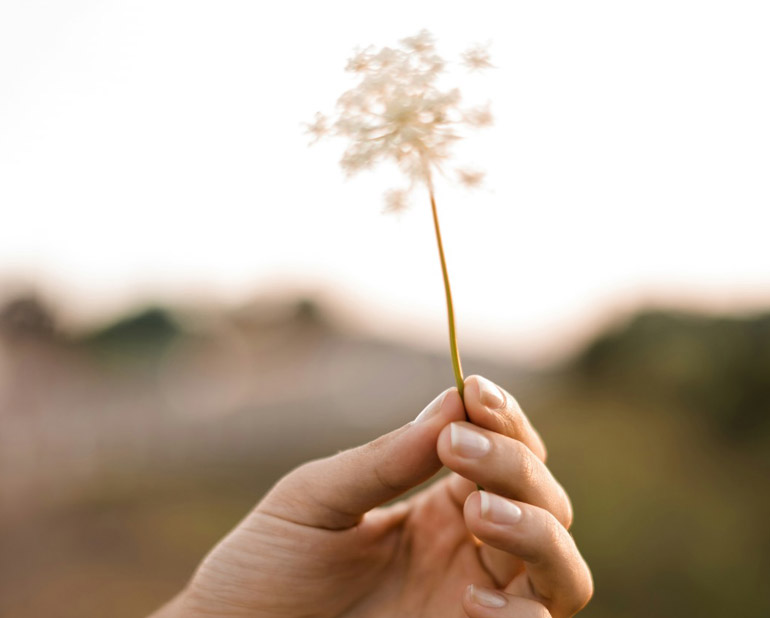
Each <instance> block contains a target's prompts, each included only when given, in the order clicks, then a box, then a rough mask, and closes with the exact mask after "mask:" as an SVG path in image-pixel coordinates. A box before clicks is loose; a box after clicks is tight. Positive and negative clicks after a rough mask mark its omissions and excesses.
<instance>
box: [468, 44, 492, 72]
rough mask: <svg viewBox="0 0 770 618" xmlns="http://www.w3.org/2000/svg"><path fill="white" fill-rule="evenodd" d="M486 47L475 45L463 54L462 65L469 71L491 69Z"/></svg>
mask: <svg viewBox="0 0 770 618" xmlns="http://www.w3.org/2000/svg"><path fill="white" fill-rule="evenodd" d="M487 48H488V45H487V46H482V45H476V46H475V47H471V48H470V49H469V50H467V51H466V52H464V53H463V64H464V65H465V66H466V68H468V69H469V70H471V71H480V70H482V69H491V68H493V67H492V62H491V61H490V58H489V49H487Z"/></svg>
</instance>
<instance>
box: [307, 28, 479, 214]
mask: <svg viewBox="0 0 770 618" xmlns="http://www.w3.org/2000/svg"><path fill="white" fill-rule="evenodd" d="M484 54H486V55H484ZM463 62H464V63H465V64H466V65H468V64H469V63H471V64H473V65H474V68H475V69H483V68H486V67H488V66H491V64H490V63H489V55H488V53H486V51H485V50H484V49H483V48H480V47H476V48H473V49H471V50H469V51H467V52H466V53H465V54H464V55H463ZM446 64H447V63H446V61H445V60H444V59H443V58H442V57H441V56H439V55H438V53H437V52H436V48H435V42H434V39H433V36H432V35H431V34H430V33H429V32H428V31H427V30H422V31H420V32H418V33H417V34H416V35H414V36H411V37H407V38H404V39H402V40H401V41H399V45H398V46H397V47H383V48H382V49H379V50H378V49H375V48H373V47H368V48H366V49H359V50H357V51H356V52H355V54H354V55H353V57H352V58H351V59H350V60H349V61H348V63H347V66H346V67H345V68H346V70H347V71H348V72H350V73H352V74H353V75H355V76H356V77H357V79H358V84H357V85H356V86H355V87H354V88H352V89H350V90H348V91H347V92H345V93H344V94H343V95H342V96H341V97H340V98H339V99H338V101H337V116H336V118H334V119H331V120H329V119H327V118H326V117H325V116H324V115H322V114H317V115H316V119H315V122H314V123H312V124H310V125H308V133H309V134H311V135H312V136H314V137H315V139H316V140H317V139H318V138H320V137H322V136H324V135H328V134H330V135H336V136H340V137H344V138H347V139H348V140H349V145H348V147H347V148H346V150H345V151H344V153H343V155H342V159H341V161H340V164H341V166H342V168H343V170H344V171H345V173H346V174H347V175H353V174H356V173H358V172H360V171H362V170H366V169H370V168H371V167H373V166H374V165H375V164H377V163H379V162H380V161H386V160H389V161H391V162H393V163H395V164H396V165H397V166H398V167H399V168H400V169H401V170H402V171H403V172H404V173H405V174H406V175H407V176H408V177H409V179H410V181H411V183H412V186H414V184H415V183H419V182H425V183H430V182H431V173H432V170H433V169H438V170H440V169H441V165H442V163H444V162H445V161H446V160H448V159H449V158H450V156H451V149H452V146H453V145H454V143H455V142H456V141H458V140H459V139H460V137H461V134H462V129H463V127H464V126H468V127H477V128H478V127H485V126H489V125H490V124H491V123H492V114H491V112H490V110H489V105H487V106H485V107H483V108H475V109H468V110H466V109H462V108H461V95H460V91H459V90H458V89H456V88H454V89H442V88H441V87H440V86H439V84H438V79H439V77H440V75H441V74H442V73H443V71H444V69H445V67H446ZM461 180H462V178H461ZM466 184H469V185H470V184H472V183H469V182H466ZM407 192H408V191H404V190H394V191H390V192H388V193H387V194H386V210H390V211H394V210H401V209H403V207H404V205H405V204H406V195H407Z"/></svg>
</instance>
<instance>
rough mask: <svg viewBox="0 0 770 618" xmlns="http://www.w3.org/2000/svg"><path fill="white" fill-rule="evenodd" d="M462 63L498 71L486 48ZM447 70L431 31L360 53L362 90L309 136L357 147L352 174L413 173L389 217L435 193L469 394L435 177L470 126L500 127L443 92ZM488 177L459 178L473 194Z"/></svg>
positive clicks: (390, 202)
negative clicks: (415, 197) (388, 167)
mask: <svg viewBox="0 0 770 618" xmlns="http://www.w3.org/2000/svg"><path fill="white" fill-rule="evenodd" d="M462 62H463V63H464V64H465V65H466V66H467V67H469V68H471V69H473V70H480V69H485V68H488V67H491V66H492V64H491V63H490V60H489V53H488V51H487V50H486V48H485V47H480V46H476V47H474V48H472V49H470V50H468V51H467V52H465V54H463V56H462ZM446 64H447V63H446V62H445V61H444V59H443V58H441V56H439V55H438V54H437V53H436V49H435V43H434V40H433V36H432V35H431V34H430V33H429V32H428V31H427V30H422V31H420V32H418V33H417V34H416V35H415V36H412V37H407V38H404V39H402V40H401V41H400V42H399V46H398V47H395V48H393V47H383V48H382V49H380V50H377V49H374V48H372V47H368V48H366V49H359V50H357V51H356V52H355V54H354V55H353V57H352V58H351V59H350V60H349V61H348V63H347V66H346V67H345V70H346V71H348V72H349V73H352V74H354V75H355V76H356V77H357V78H358V80H359V81H358V85H357V86H356V87H355V88H352V89H351V90H348V91H347V92H345V93H344V94H343V95H342V96H341V97H340V98H339V100H338V101H337V108H338V114H337V116H336V118H335V119H334V121H333V122H332V123H331V125H330V124H329V120H328V119H327V118H326V116H324V115H323V114H320V113H319V114H316V117H315V121H314V122H313V123H312V124H309V125H307V129H308V133H309V134H311V135H312V136H314V138H315V139H316V140H317V139H318V138H320V137H322V136H324V135H335V136H340V137H345V138H347V139H348V140H349V142H350V143H349V145H348V147H347V149H346V150H345V152H344V154H343V155H342V159H341V161H340V164H341V165H342V168H343V170H344V171H345V173H346V174H348V175H352V174H355V173H357V172H360V171H361V170H365V169H370V168H371V167H373V166H374V165H375V164H376V163H378V162H380V161H386V160H388V161H391V162H393V163H395V164H396V165H397V166H398V167H399V168H400V169H401V170H402V171H403V172H405V173H406V174H407V176H408V178H409V179H410V187H409V188H408V189H392V190H390V191H388V192H387V193H386V194H385V204H386V206H385V209H386V210H387V211H400V210H403V209H404V208H405V207H406V204H407V197H408V194H409V192H410V191H411V190H412V189H413V188H414V186H415V185H416V184H421V183H424V184H425V186H426V187H427V189H428V193H429V196H430V202H431V209H432V212H433V218H434V224H435V231H436V241H437V243H438V249H439V257H440V260H441V269H442V274H443V277H444V287H445V291H446V302H447V312H448V314H449V339H450V349H451V353H452V364H453V367H454V372H455V379H456V382H457V387H458V390H459V391H460V394H461V395H462V392H463V377H462V368H461V367H460V356H459V353H458V351H457V341H456V336H455V326H454V310H453V307H452V295H451V291H450V288H449V276H448V274H447V268H446V260H445V257H444V249H443V245H442V242H441V232H440V229H439V224H438V213H437V211H436V200H435V195H434V189H433V170H437V171H441V169H442V164H443V163H444V162H446V161H447V160H448V159H449V158H450V154H451V149H452V146H453V145H454V143H455V142H456V141H458V140H459V139H460V138H461V136H462V134H463V131H462V129H463V127H466V126H467V127H475V128H478V127H487V126H489V125H491V124H492V113H491V111H490V106H489V104H487V105H485V106H483V107H477V108H470V109H464V108H462V107H461V97H460V91H459V90H458V89H456V88H454V89H448V90H445V89H442V88H440V87H439V84H438V80H439V77H440V75H441V74H442V73H443V71H444V68H445V67H446ZM483 176H484V175H483V173H482V172H478V171H470V170H459V171H458V177H459V180H460V182H462V183H463V184H465V185H466V186H469V187H472V186H477V185H479V184H480V183H481V181H482V179H483Z"/></svg>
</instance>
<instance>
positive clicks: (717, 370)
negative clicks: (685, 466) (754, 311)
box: [574, 311, 770, 442]
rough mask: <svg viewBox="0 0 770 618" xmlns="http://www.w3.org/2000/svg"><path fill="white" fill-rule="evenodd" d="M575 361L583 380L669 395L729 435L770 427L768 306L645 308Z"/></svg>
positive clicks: (647, 397)
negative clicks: (727, 313)
mask: <svg viewBox="0 0 770 618" xmlns="http://www.w3.org/2000/svg"><path fill="white" fill-rule="evenodd" d="M574 367H575V368H576V369H577V373H578V375H579V376H580V377H581V378H582V379H584V380H585V381H586V382H587V383H588V384H590V385H593V386H595V387H599V388H602V389H608V390H614V391H617V392H619V393H621V394H624V395H628V396H633V397H635V398H641V399H642V400H644V401H651V400H652V402H659V401H673V402H675V403H676V404H678V405H679V406H681V407H685V408H687V409H688V410H690V411H692V413H693V414H695V415H697V416H698V417H699V418H703V419H706V420H707V421H708V423H709V426H710V427H711V428H712V429H714V430H716V431H717V432H718V433H719V435H720V436H722V437H724V438H725V439H727V440H729V441H740V442H743V441H749V440H752V439H759V440H761V439H764V438H766V437H767V435H768V433H769V432H768V430H769V429H770V314H765V315H759V316H755V317H746V318H738V317H721V318H710V317H706V316H701V315H695V314H687V313H680V312H668V311H649V312H643V313H640V314H638V315H637V316H635V317H634V318H632V319H631V320H630V321H629V322H628V323H627V324H625V325H623V326H622V327H620V328H619V329H616V330H614V331H610V332H607V333H606V334H604V335H601V336H600V337H599V338H598V339H596V340H595V341H594V342H593V343H592V344H590V345H589V346H588V348H587V349H586V350H585V351H584V352H583V353H582V354H581V355H580V356H579V357H578V358H577V359H576V361H575V364H574Z"/></svg>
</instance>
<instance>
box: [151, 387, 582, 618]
mask: <svg viewBox="0 0 770 618" xmlns="http://www.w3.org/2000/svg"><path fill="white" fill-rule="evenodd" d="M495 400H497V401H498V402H499V401H502V404H501V405H500V406H499V407H495V403H496V402H495ZM465 406H466V408H467V413H468V418H469V419H470V421H471V422H472V424H471V423H468V422H466V417H465V409H464V408H463V402H462V401H461V399H460V396H459V394H458V392H457V390H456V389H454V388H453V389H450V390H448V391H446V392H445V393H443V394H442V395H439V397H438V398H437V399H436V400H435V401H434V402H433V404H432V405H429V406H428V408H426V411H425V412H424V413H422V414H421V415H420V416H419V418H418V419H416V420H415V421H413V422H411V423H409V424H408V425H405V426H404V427H401V428H400V429H397V430H395V431H393V432H391V433H389V434H386V435H384V436H382V437H380V438H378V439H377V440H375V441H374V442H371V443H369V444H365V445H363V446H360V447H357V448H355V449H351V450H349V451H344V452H342V453H339V454H337V455H334V456H332V457H328V458H326V459H321V460H317V461H313V462H310V463H307V464H305V465H303V466H301V467H299V468H297V469H296V470H294V471H293V472H291V473H290V474H288V475H287V476H285V477H284V478H283V479H281V480H280V481H279V482H278V483H277V484H276V486H275V487H274V488H273V489H272V490H271V491H270V492H269V493H268V494H267V495H266V496H265V497H264V499H263V500H262V501H261V502H260V503H259V504H258V505H257V507H256V508H255V509H254V510H253V511H252V512H251V513H250V514H249V515H247V516H246V518H245V519H244V520H243V521H242V522H241V523H240V524H239V525H238V526H237V527H236V528H235V529H234V530H233V531H232V532H231V533H230V534H229V535H228V536H227V537H225V539H223V540H222V541H221V542H220V543H219V545H217V546H216V547H215V548H214V549H213V550H212V552H211V553H210V554H209V555H208V556H207V557H206V558H205V559H204V561H203V562H202V563H201V565H200V567H199V568H198V570H197V572H196V573H195V575H194V577H193V578H192V580H191V581H190V583H189V584H188V586H187V587H186V588H185V590H184V591H182V592H181V593H180V594H179V595H178V596H177V597H176V598H175V599H174V600H172V601H171V602H170V603H169V604H168V605H166V606H165V607H164V608H162V609H161V610H159V611H158V612H157V613H155V614H154V615H153V618H175V617H178V616H184V617H185V618H196V617H208V618H214V617H228V618H235V617H241V616H243V617H246V616H248V617H251V618H257V617H259V618H261V617H266V616H270V617H276V618H277V617H284V616H285V617H293V618H297V617H310V616H312V617H318V618H322V617H329V618H331V617H342V616H344V617H351V618H352V617H356V618H359V617H360V618H364V617H385V616H388V617H390V616H393V617H403V616H410V617H411V616H420V617H424V618H454V617H458V618H460V617H470V618H503V617H514V616H515V617H516V618H545V617H548V616H551V617H553V618H566V617H568V616H573V615H574V614H576V613H577V612H578V611H579V610H580V609H582V608H583V607H584V606H585V605H586V603H588V601H589V600H590V598H591V596H592V594H593V583H592V579H591V573H590V571H589V569H588V566H587V565H586V563H585V561H584V560H583V558H582V557H581V556H580V553H579V552H578V550H577V547H576V546H575V543H574V541H573V539H572V537H571V535H570V534H569V532H568V528H569V526H570V524H571V522H572V507H571V505H570V501H569V498H568V496H567V494H566V493H565V491H564V489H563V488H562V487H561V485H559V484H558V482H557V481H556V480H555V479H554V478H553V476H552V475H551V473H550V472H549V470H548V468H547V467H546V465H545V457H546V450H545V446H544V445H543V442H542V440H541V439H540V436H539V435H538V434H537V432H536V431H535V430H534V429H533V427H532V426H531V424H530V423H529V421H528V419H527V418H526V416H525V415H524V413H523V412H522V411H521V409H520V408H519V406H518V404H517V403H516V401H515V399H514V398H513V397H511V395H509V394H508V393H505V392H504V391H502V390H501V389H499V388H498V387H496V386H495V385H493V384H492V383H491V382H488V381H486V380H484V379H483V378H480V377H478V376H471V377H469V378H467V379H466V381H465ZM474 434H475V435H474ZM463 436H464V437H465V440H463ZM468 436H470V438H468ZM484 438H486V442H487V448H486V450H484V449H483V448H480V445H482V446H483V443H484ZM469 443H470V445H471V446H469ZM474 445H475V446H474ZM482 451H483V453H482ZM442 465H444V466H446V467H447V468H449V469H450V470H451V471H452V473H451V474H449V475H448V476H446V477H444V478H442V479H441V480H439V481H437V482H435V483H433V484H432V485H430V486H428V487H427V488H426V489H423V490H422V491H420V492H419V493H416V494H414V495H413V496H411V497H410V498H409V499H407V500H402V501H400V502H396V503H395V504H392V505H390V506H387V507H381V506H380V505H382V504H384V503H385V502H388V501H390V500H392V499H393V498H395V497H397V496H398V495H400V494H401V493H403V492H404V491H405V490H407V489H409V488H412V487H415V486H416V485H418V484H420V483H421V482H423V481H425V480H427V479H428V478H430V477H431V476H433V475H434V474H435V473H436V472H438V470H439V469H440V468H441V466H442ZM477 484H478V485H480V486H482V487H484V488H485V492H480V491H478V490H477ZM485 494H486V495H485ZM511 505H513V506H511ZM515 507H518V510H517V509H516V508H515ZM501 512H503V513H507V514H508V520H509V521H507V523H495V522H494V521H493V519H494V518H495V514H499V513H501ZM498 519H499V517H498ZM511 519H516V521H510V520H511Z"/></svg>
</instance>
